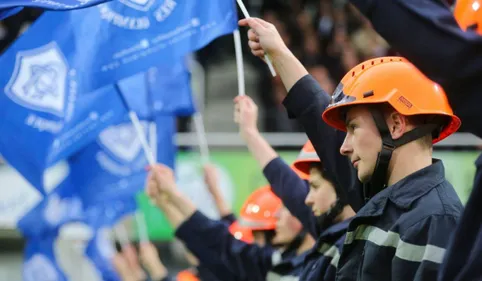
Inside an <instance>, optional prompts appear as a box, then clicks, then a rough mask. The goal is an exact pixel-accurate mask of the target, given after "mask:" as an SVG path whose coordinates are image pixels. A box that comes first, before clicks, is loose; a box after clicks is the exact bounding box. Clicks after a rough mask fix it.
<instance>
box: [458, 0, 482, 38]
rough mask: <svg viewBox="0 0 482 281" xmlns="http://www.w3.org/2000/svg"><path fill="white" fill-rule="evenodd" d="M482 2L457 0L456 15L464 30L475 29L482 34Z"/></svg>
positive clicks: (477, 0)
mask: <svg viewBox="0 0 482 281" xmlns="http://www.w3.org/2000/svg"><path fill="white" fill-rule="evenodd" d="M481 5H482V3H481V2H480V1H479V0H457V1H456V3H455V9H454V16H455V19H456V20H457V23H458V24H459V25H460V27H461V28H462V29H463V30H467V29H473V30H476V31H477V33H479V34H482V7H481Z"/></svg>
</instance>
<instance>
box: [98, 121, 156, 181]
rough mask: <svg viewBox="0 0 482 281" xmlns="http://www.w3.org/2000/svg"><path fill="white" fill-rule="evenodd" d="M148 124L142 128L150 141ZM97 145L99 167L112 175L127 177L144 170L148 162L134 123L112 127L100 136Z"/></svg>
mask: <svg viewBox="0 0 482 281" xmlns="http://www.w3.org/2000/svg"><path fill="white" fill-rule="evenodd" d="M148 124H149V123H148V122H146V121H141V126H142V128H143V130H144V134H145V135H146V139H148V134H147V128H148ZM97 144H98V145H99V147H100V150H99V151H98V152H97V153H96V156H95V159H96V161H97V162H98V163H99V165H100V166H101V167H102V168H103V169H104V170H106V171H108V172H109V173H111V174H112V175H116V176H121V177H127V176H130V175H132V174H134V173H137V172H139V171H140V170H143V168H144V166H145V165H146V164H147V160H146V158H145V157H144V154H143V153H142V144H141V141H140V140H139V138H138V137H137V133H136V130H135V128H134V126H133V125H132V123H123V124H119V125H115V126H111V127H109V128H107V129H105V130H104V131H102V132H101V133H100V135H99V138H98V141H97Z"/></svg>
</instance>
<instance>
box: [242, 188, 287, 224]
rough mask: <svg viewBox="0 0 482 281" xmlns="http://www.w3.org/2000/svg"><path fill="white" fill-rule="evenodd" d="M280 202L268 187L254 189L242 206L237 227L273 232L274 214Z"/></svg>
mask: <svg viewBox="0 0 482 281" xmlns="http://www.w3.org/2000/svg"><path fill="white" fill-rule="evenodd" d="M281 206H282V202H281V200H280V199H279V198H278V197H277V196H276V195H275V194H274V193H273V192H272V191H271V187H270V186H264V187H261V188H258V189H256V190H255V191H254V192H253V193H251V195H249V197H248V199H246V201H245V202H244V204H243V207H242V208H241V212H240V215H239V219H238V222H239V225H240V226H242V227H245V228H248V229H250V230H252V231H253V230H274V229H275V228H276V221H277V218H276V213H277V212H278V210H279V209H280V208H281Z"/></svg>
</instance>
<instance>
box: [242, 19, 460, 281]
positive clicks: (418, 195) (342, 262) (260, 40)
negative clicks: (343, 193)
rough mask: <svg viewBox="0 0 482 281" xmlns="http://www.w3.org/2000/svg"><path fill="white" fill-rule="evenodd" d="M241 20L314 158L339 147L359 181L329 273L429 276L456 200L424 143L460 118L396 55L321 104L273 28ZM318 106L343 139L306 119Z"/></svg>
mask: <svg viewBox="0 0 482 281" xmlns="http://www.w3.org/2000/svg"><path fill="white" fill-rule="evenodd" d="M240 24H241V25H245V26H249V27H250V28H251V30H250V31H249V32H248V37H249V40H250V42H249V45H250V47H251V51H252V53H253V54H255V55H256V56H260V57H264V55H265V52H266V53H267V55H269V56H270V57H271V58H272V59H273V64H274V65H275V68H276V69H277V73H278V74H279V75H280V76H281V79H282V80H283V83H284V84H285V87H286V88H287V90H288V91H289V93H288V96H287V98H286V99H285V101H284V105H285V106H286V107H287V108H288V111H289V112H290V113H291V115H292V116H296V117H297V118H300V120H301V121H302V123H303V125H304V127H305V129H306V130H307V134H308V137H309V138H310V140H312V142H313V145H314V147H315V148H316V150H317V152H318V154H319V156H320V159H323V157H322V156H325V154H326V152H324V151H323V150H326V149H331V150H335V149H340V152H341V154H343V155H344V156H347V157H348V159H349V160H350V161H351V162H352V164H353V167H354V168H355V170H356V172H357V177H358V180H359V181H360V182H362V183H363V185H364V187H363V188H360V189H362V190H363V191H364V194H365V198H366V204H365V205H364V206H363V207H362V208H361V209H360V210H359V211H358V213H357V215H356V216H355V218H354V219H353V220H352V221H351V222H350V224H349V226H348V232H347V237H346V240H345V245H344V246H343V251H342V254H341V256H340V259H339V262H338V272H337V280H353V279H355V278H356V280H434V279H436V278H437V272H438V269H439V267H440V264H441V262H442V260H443V257H444V254H445V247H446V246H447V244H448V241H449V239H450V234H451V232H452V231H453V229H454V228H455V225H456V221H457V219H458V218H459V216H460V214H461V212H462V209H463V207H462V204H461V202H460V200H459V198H458V196H457V194H456V193H455V190H454V188H453V187H452V186H451V184H450V183H449V182H448V181H447V180H446V179H445V176H444V167H443V164H442V162H441V161H439V160H435V159H432V149H433V148H432V143H433V142H437V141H439V140H441V139H443V138H445V137H447V136H448V135H450V134H452V133H454V132H455V131H456V130H457V129H458V127H459V126H460V120H459V119H458V118H457V117H456V116H455V115H454V114H453V112H452V109H451V108H450V106H449V105H448V101H447V97H446V96H445V92H444V91H443V89H442V88H441V87H440V86H439V85H437V84H436V83H434V82H432V81H431V80H429V79H428V78H427V77H425V76H424V75H423V74H422V73H421V72H420V71H419V70H418V69H416V68H415V67H414V66H413V65H412V64H411V63H409V62H407V61H406V60H405V59H403V58H399V57H386V58H378V59H373V60H369V61H366V62H364V63H362V64H360V65H357V66H356V67H354V68H353V69H352V70H350V71H349V72H348V73H347V74H346V75H345V77H344V78H343V79H342V81H341V82H340V84H339V85H338V87H337V89H336V90H335V93H334V94H333V96H332V102H331V105H330V107H329V108H328V109H327V110H326V111H324V110H325V108H326V107H327V106H328V104H327V102H326V101H327V100H330V99H329V96H328V94H327V93H325V92H324V91H323V90H322V89H321V88H320V87H319V86H318V85H317V83H316V82H315V81H314V80H313V78H312V77H310V75H308V73H307V71H306V69H304V67H303V66H302V65H301V63H300V62H299V61H298V60H297V59H296V57H294V55H293V54H292V53H291V52H290V51H289V50H288V49H287V48H286V46H285V45H284V43H283V41H282V39H281V38H280V36H279V34H278V32H277V31H276V28H275V27H274V26H273V25H271V24H269V23H267V22H265V21H263V20H261V19H257V18H251V19H245V20H242V21H240ZM320 111H321V112H323V111H324V113H323V120H324V121H325V122H326V123H325V124H328V125H329V126H331V127H332V128H334V129H338V131H339V132H346V134H345V137H344V142H343V144H342V145H341V148H340V147H336V146H329V147H327V146H326V145H325V144H323V143H322V141H319V140H320V138H323V137H325V138H328V137H330V136H333V134H332V133H331V132H330V131H329V130H327V129H326V128H325V127H323V126H324V124H320V123H319V122H318V121H313V120H314V119H317V120H319V118H320V117H319V115H317V114H316V115H315V114H312V113H316V112H320ZM310 119H311V120H310ZM318 124H320V127H318V128H316V127H312V126H313V125H315V126H316V125H318ZM308 127H312V128H311V129H310V130H309V128H308ZM317 129H318V130H319V131H318V132H316V131H315V130H317ZM320 154H321V155H320ZM340 172H341V171H340ZM354 186H359V185H358V184H355V185H354Z"/></svg>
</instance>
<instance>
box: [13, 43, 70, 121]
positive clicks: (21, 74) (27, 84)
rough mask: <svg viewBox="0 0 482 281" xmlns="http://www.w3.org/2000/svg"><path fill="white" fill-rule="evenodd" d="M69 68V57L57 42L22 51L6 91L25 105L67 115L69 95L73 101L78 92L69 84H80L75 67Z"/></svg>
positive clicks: (58, 114) (18, 54)
mask: <svg viewBox="0 0 482 281" xmlns="http://www.w3.org/2000/svg"><path fill="white" fill-rule="evenodd" d="M68 69H69V68H68V63H67V60H66V59H65V57H64V56H63V54H62V52H61V51H60V49H59V48H58V46H57V44H56V43H55V42H51V43H49V44H47V45H44V46H42V47H39V48H36V49H32V50H28V51H20V52H18V53H17V57H16V60H15V69H14V71H13V73H12V76H11V78H10V80H9V81H8V83H7V85H6V87H5V93H6V94H7V96H8V97H9V98H10V99H11V100H12V101H14V102H15V103H17V104H19V105H21V106H23V107H26V108H28V109H32V110H36V111H41V112H47V113H51V114H54V115H57V116H59V117H63V116H64V114H65V104H66V95H67V98H68V99H69V103H70V104H73V103H74V102H75V94H76V88H75V87H68V86H69V85H70V84H74V85H76V84H75V83H76V82H75V70H71V71H69V70H68ZM73 110H74V108H73V106H72V107H70V108H69V113H68V114H67V116H72V112H73ZM67 120H68V119H67Z"/></svg>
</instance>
